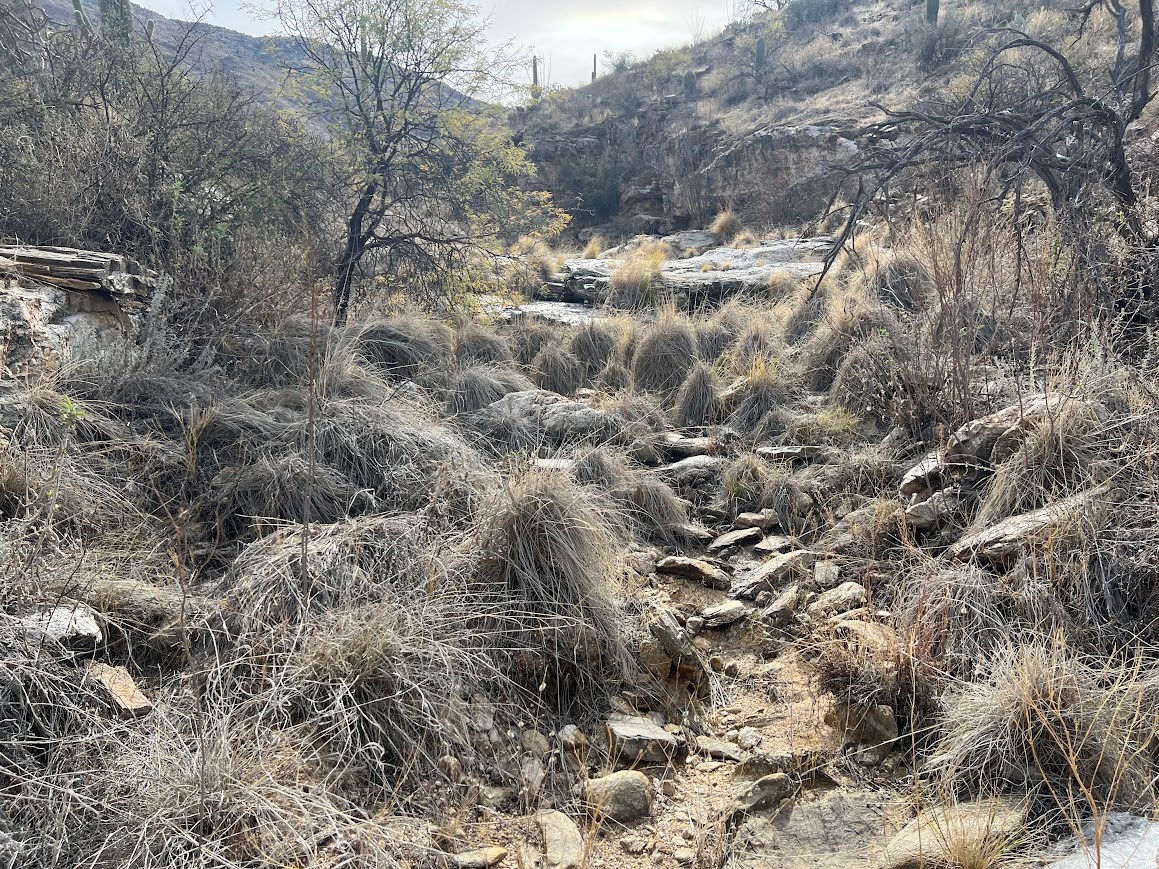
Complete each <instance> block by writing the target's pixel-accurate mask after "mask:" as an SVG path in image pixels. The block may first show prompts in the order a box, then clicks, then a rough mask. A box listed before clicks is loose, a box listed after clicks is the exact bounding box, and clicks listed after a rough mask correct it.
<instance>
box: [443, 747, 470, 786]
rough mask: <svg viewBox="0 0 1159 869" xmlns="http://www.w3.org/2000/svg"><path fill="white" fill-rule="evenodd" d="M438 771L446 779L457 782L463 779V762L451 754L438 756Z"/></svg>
mask: <svg viewBox="0 0 1159 869" xmlns="http://www.w3.org/2000/svg"><path fill="white" fill-rule="evenodd" d="M439 771H440V772H441V773H442V774H443V775H445V776H446V777H447V779H448V781H450V782H452V783H454V784H458V783H459V782H461V781H462V780H463V777H464V776H463V764H462V762H460V760H459V759H458V758H457V757H455V756H454V755H453V754H444V755H443V756H442V757H440V758H439Z"/></svg>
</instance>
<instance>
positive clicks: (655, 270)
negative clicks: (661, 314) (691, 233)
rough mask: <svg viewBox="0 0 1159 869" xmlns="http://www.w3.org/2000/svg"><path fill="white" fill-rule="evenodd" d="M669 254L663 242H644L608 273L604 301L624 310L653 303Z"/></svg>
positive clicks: (643, 308)
mask: <svg viewBox="0 0 1159 869" xmlns="http://www.w3.org/2000/svg"><path fill="white" fill-rule="evenodd" d="M671 255H672V252H671V250H669V248H668V246H667V245H665V244H660V243H656V242H648V243H645V244H643V245H641V246H640V247H639V248H637V249H636V250H634V251H632V252H631V253H630V254H629V255H628V257H627V259H624V260H623V261H621V262H620V264H619V265H618V266H617V267H616V270H615V271H614V272H613V273H612V278H611V283H610V287H609V291H608V304H609V305H611V306H612V307H614V308H620V309H622V310H625V311H643V310H645V309H646V308H649V307H652V306H653V305H655V303H656V300H657V297H658V293H659V290H660V269H661V267H662V266H663V265H664V262H665V260H667V259H669V258H670V257H671Z"/></svg>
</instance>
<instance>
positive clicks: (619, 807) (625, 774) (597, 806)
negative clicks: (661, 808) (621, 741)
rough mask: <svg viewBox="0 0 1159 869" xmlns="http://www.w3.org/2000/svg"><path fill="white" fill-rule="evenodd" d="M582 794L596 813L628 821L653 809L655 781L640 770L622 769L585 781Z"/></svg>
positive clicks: (621, 821)
mask: <svg viewBox="0 0 1159 869" xmlns="http://www.w3.org/2000/svg"><path fill="white" fill-rule="evenodd" d="M582 791H583V798H584V802H585V804H586V806H587V808H588V810H589V811H590V812H592V813H593V814H595V815H596V816H597V817H601V818H608V819H609V820H612V821H616V822H617V823H621V824H627V823H630V822H632V821H636V820H639V819H640V818H646V817H648V815H649V814H650V813H651V811H652V799H653V797H654V794H653V792H652V782H651V781H649V780H648V776H646V775H644V773H642V772H639V771H637V770H621V771H620V772H614V773H611V774H610V775H605V776H601V777H600V778H593V779H589V780H588V781H586V782H584V783H583V788H582Z"/></svg>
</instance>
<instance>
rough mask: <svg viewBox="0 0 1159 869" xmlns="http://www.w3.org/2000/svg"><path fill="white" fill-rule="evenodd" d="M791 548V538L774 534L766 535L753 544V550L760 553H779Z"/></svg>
mask: <svg viewBox="0 0 1159 869" xmlns="http://www.w3.org/2000/svg"><path fill="white" fill-rule="evenodd" d="M792 548H793V538H791V537H784V536H780V535H774V536H772V537H766V538H765V539H764V540H762V541H761V542H760V543H757V544H755V545H754V546H753V552H754V553H757V554H760V555H780V554H781V553H782V552H788V551H789V550H790V549H792Z"/></svg>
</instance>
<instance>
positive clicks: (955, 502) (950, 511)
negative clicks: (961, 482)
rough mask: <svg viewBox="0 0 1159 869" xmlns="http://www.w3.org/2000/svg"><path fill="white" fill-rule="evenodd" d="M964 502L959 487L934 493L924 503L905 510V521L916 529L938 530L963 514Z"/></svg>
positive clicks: (921, 502)
mask: <svg viewBox="0 0 1159 869" xmlns="http://www.w3.org/2000/svg"><path fill="white" fill-rule="evenodd" d="M962 507H963V500H962V493H961V490H960V489H959V488H958V487H957V486H951V487H950V488H948V489H942V490H941V491H939V492H934V493H933V494H932V495H930V497H928V498H926V500H924V501H918V502H917V503H915V504H910V505H909V506H908V507H906V508H905V521H906V522H908V523H909V524H910V525H912V526H913V527H914V528H936V527H938V526H940V525H944V524H946V523H947V522H949V521H950V520H951V519H953V518H954V517H955V516H957V515H958V514H960V513H961V512H962Z"/></svg>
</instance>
